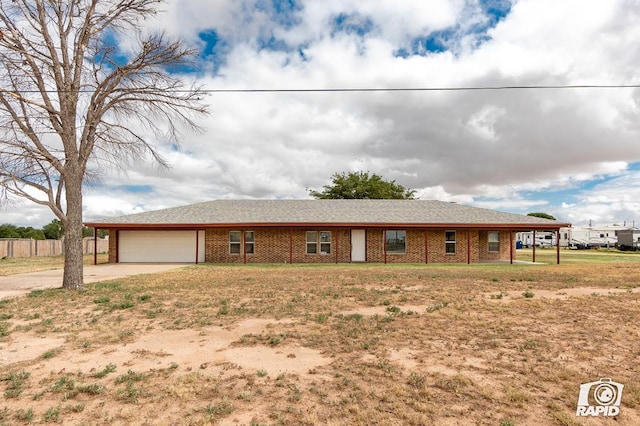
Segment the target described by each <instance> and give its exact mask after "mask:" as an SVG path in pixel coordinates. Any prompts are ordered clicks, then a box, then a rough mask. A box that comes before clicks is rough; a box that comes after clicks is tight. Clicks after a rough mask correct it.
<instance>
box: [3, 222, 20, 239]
mask: <svg viewBox="0 0 640 426" xmlns="http://www.w3.org/2000/svg"><path fill="white" fill-rule="evenodd" d="M0 238H20V233H19V232H18V227H17V226H15V225H11V224H9V223H3V224H2V225H0Z"/></svg>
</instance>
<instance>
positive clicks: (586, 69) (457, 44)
mask: <svg viewBox="0 0 640 426" xmlns="http://www.w3.org/2000/svg"><path fill="white" fill-rule="evenodd" d="M163 10H164V11H163V13H161V14H159V15H158V17H157V20H156V21H154V22H149V23H148V24H149V26H150V28H153V29H156V30H163V31H166V32H167V33H168V34H170V35H171V36H174V37H180V38H182V39H184V40H185V41H186V42H187V43H188V44H190V45H193V46H196V47H197V48H198V49H199V51H200V52H201V55H200V60H201V63H200V64H199V66H198V67H197V70H196V71H194V72H191V73H189V74H188V75H185V76H184V78H185V79H187V80H188V81H193V80H196V82H197V83H200V84H202V85H204V87H205V88H207V89H331V88H389V89H393V88H460V87H491V86H522V85H526V86H539V85H546V86H549V85H553V86H556V85H634V84H635V85H637V84H640V25H638V22H640V1H638V0H588V1H584V0H563V1H557V0H429V1H425V0H393V1H392V0H170V1H168V2H167V3H166V4H165V5H164V6H163ZM205 101H206V102H207V103H208V104H209V105H210V111H211V114H210V116H208V117H206V118H204V119H203V120H202V122H201V125H202V126H203V128H204V132H203V133H202V134H185V135H184V137H183V139H182V144H181V146H180V147H179V149H170V148H165V145H164V144H162V141H157V142H158V143H159V146H161V148H160V149H161V150H163V153H164V156H165V157H166V158H167V159H168V160H169V162H170V163H171V165H172V167H171V168H170V169H169V170H160V169H158V168H157V167H155V166H154V165H153V164H151V163H149V164H136V165H135V166H131V167H129V168H128V170H125V172H115V171H114V172H108V174H107V175H106V176H105V177H104V179H103V180H102V181H101V182H99V183H94V184H92V185H91V186H89V187H87V188H86V191H85V220H88V221H89V220H94V219H99V218H102V217H105V216H114V215H122V214H129V213H135V212H142V211H148V210H154V209H159V208H165V207H171V206H176V205H184V204H189V203H195V202H201V201H208V200H213V199H237V198H264V199H273V198H287V199H301V198H309V196H308V191H307V188H313V189H321V188H322V186H323V185H326V184H328V183H329V182H330V177H331V175H332V174H334V173H336V172H343V171H369V172H372V173H378V174H380V175H382V176H383V177H384V178H386V179H389V180H395V181H396V182H398V183H400V184H402V185H404V186H405V187H408V188H412V189H415V190H417V195H418V196H419V198H422V199H437V200H443V201H456V202H459V203H464V204H468V205H473V206H479V207H487V208H492V209H496V210H502V211H508V212H514V213H524V214H526V213H528V212H532V211H543V212H547V213H550V214H553V215H554V216H556V217H557V218H558V219H561V220H563V221H568V222H572V223H574V225H584V224H586V223H588V222H589V221H592V222H593V223H594V224H613V223H620V224H622V223H624V222H625V221H626V223H627V224H631V223H632V222H633V221H635V224H636V226H640V89H638V88H598V89H562V90H561V89H524V90H461V91H390V92H338V93H336V92H328V93H327V92H324V93H323V92H313V93H308V92H293V93H210V94H208V95H207V97H206V99H205ZM154 142H155V141H154ZM2 217H3V219H2V220H1V222H9V223H13V224H18V225H32V226H42V225H44V224H46V223H48V222H49V221H50V220H51V219H52V218H53V216H52V215H51V214H50V213H48V212H47V211H46V210H43V209H40V208H36V207H34V206H32V205H30V204H26V203H25V204H21V205H18V206H14V207H11V208H8V209H5V210H4V211H3V212H2Z"/></svg>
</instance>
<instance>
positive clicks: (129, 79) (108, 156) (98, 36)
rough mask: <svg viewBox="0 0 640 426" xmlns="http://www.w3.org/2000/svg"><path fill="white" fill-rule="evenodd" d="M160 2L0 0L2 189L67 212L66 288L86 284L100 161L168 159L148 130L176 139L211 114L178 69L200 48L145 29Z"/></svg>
mask: <svg viewBox="0 0 640 426" xmlns="http://www.w3.org/2000/svg"><path fill="white" fill-rule="evenodd" d="M160 3H161V0H7V1H5V0H2V1H0V190H1V191H2V194H1V195H2V196H3V199H4V200H5V201H6V200H8V199H10V198H15V197H16V196H17V197H21V198H24V199H27V200H30V201H32V202H35V203H37V204H41V205H45V206H48V207H49V208H50V209H51V210H52V211H53V213H54V214H55V216H57V217H58V219H60V221H61V222H62V225H63V226H64V229H65V231H66V235H65V251H64V254H65V261H64V279H63V287H64V288H68V289H81V288H82V286H83V278H82V189H83V184H84V182H85V181H86V180H87V178H88V177H90V176H91V175H92V173H93V172H95V169H96V165H97V164H98V163H99V162H102V163H103V164H104V163H105V162H106V163H107V164H111V165H116V164H118V163H122V162H123V161H131V160H137V159H141V158H145V157H147V156H150V157H151V158H153V159H155V160H156V161H158V162H159V163H160V164H161V165H166V163H165V161H164V160H163V158H162V157H161V155H160V154H159V150H158V147H157V146H154V145H152V144H151V143H150V142H148V141H147V140H146V139H145V135H147V134H148V133H149V132H153V134H155V135H157V136H161V137H162V138H163V140H166V141H172V142H174V141H175V142H177V138H178V137H179V136H180V134H179V131H180V129H196V128H197V125H196V123H195V122H194V120H195V118H196V117H198V116H199V115H201V114H206V107H205V106H204V105H203V104H202V103H201V102H200V101H199V100H200V97H201V95H202V89H201V88H199V87H195V86H188V85H185V84H184V83H183V82H182V80H181V79H180V78H179V76H177V74H175V72H176V71H179V70H184V69H186V67H188V66H190V65H191V64H192V61H193V59H194V57H195V53H196V52H195V51H193V50H191V49H189V48H187V47H185V46H184V44H183V43H182V42H181V41H172V40H168V39H167V38H166V37H165V36H164V35H162V34H144V33H143V32H142V30H141V29H140V28H141V27H142V25H141V21H142V20H144V19H146V18H149V17H151V16H153V15H154V14H155V13H156V11H157V7H158V6H159V4H160ZM124 34H126V35H128V36H130V35H131V34H133V35H134V36H133V37H129V38H127V42H128V44H127V48H126V49H125V50H120V49H119V48H118V47H117V46H116V44H115V42H114V40H116V39H117V37H119V36H122V35H124ZM172 70H173V71H174V72H173V73H172V72H171V71H172ZM136 129H138V130H136Z"/></svg>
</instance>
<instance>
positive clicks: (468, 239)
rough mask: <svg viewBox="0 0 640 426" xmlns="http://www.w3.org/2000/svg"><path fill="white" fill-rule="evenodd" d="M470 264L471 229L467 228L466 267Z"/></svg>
mask: <svg viewBox="0 0 640 426" xmlns="http://www.w3.org/2000/svg"><path fill="white" fill-rule="evenodd" d="M470 264H471V229H469V228H467V265H470Z"/></svg>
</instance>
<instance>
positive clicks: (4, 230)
mask: <svg viewBox="0 0 640 426" xmlns="http://www.w3.org/2000/svg"><path fill="white" fill-rule="evenodd" d="M0 238H32V239H34V240H44V239H45V236H44V232H42V231H41V230H40V229H34V228H33V227H32V226H27V227H24V226H20V227H18V226H15V225H10V224H8V223H5V224H3V225H0Z"/></svg>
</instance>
